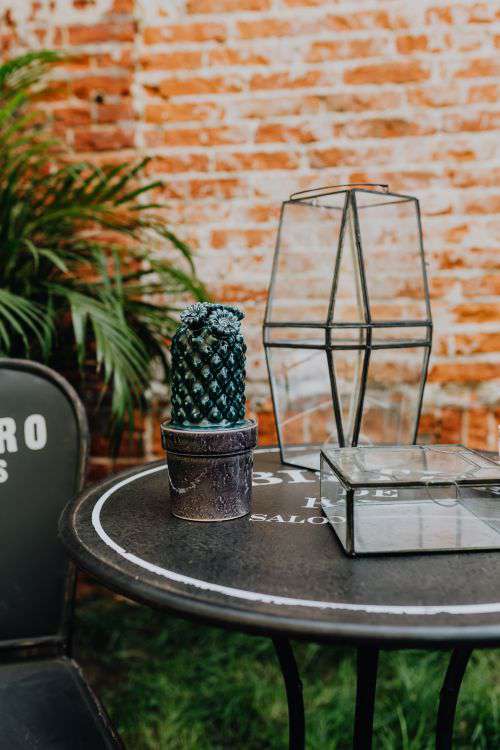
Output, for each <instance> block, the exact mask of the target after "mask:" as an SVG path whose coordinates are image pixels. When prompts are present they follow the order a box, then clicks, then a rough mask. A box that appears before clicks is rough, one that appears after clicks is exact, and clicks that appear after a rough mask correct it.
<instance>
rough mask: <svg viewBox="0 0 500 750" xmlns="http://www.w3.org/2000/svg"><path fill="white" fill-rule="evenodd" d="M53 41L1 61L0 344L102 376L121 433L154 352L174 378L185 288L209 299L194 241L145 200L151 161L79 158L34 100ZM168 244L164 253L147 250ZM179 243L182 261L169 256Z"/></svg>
mask: <svg viewBox="0 0 500 750" xmlns="http://www.w3.org/2000/svg"><path fill="white" fill-rule="evenodd" d="M62 57H63V56H62V55H60V54H59V53H57V52H52V51H50V50H44V51H41V52H36V53H29V54H27V55H23V56H21V57H18V58H16V59H14V60H10V61H8V62H6V63H4V64H3V65H0V247H1V248H2V251H1V252H0V350H1V352H2V353H3V354H7V355H14V356H25V355H27V354H29V355H30V356H32V357H38V358H40V359H43V360H45V361H48V362H49V363H52V364H57V358H58V356H59V352H60V351H61V349H64V352H65V355H66V359H67V358H68V357H69V359H70V360H71V358H73V359H74V360H75V365H76V366H78V365H80V366H81V367H84V369H85V368H88V366H89V365H90V364H92V363H93V366H94V367H96V368H97V370H98V371H99V372H100V373H101V375H102V380H103V383H104V386H105V387H106V388H107V389H109V391H110V393H111V408H112V414H113V417H114V421H115V426H116V428H117V431H118V433H119V431H120V429H121V427H123V425H124V424H125V422H126V421H127V419H129V417H130V415H131V414H132V412H133V410H134V409H135V408H136V407H137V406H141V405H142V403H143V401H144V392H145V390H146V388H147V386H148V384H149V376H150V372H151V368H152V364H153V362H156V361H158V362H160V364H161V366H162V368H163V372H164V376H165V379H168V376H169V366H168V359H167V357H166V356H165V343H166V341H167V340H168V338H169V337H170V336H171V335H172V333H173V331H174V329H175V327H176V323H177V314H178V307H179V305H180V302H181V300H183V299H185V298H186V296H188V297H190V298H195V299H198V300H203V299H206V296H207V295H206V291H205V289H204V287H203V285H202V284H201V282H200V281H199V279H198V278H197V276H196V273H195V268H194V262H193V258H192V253H191V250H190V248H189V247H188V245H187V244H186V243H185V242H183V241H182V240H181V239H179V238H178V237H177V235H176V234H175V232H174V231H173V230H172V229H171V228H170V227H168V226H165V223H164V222H163V221H162V220H161V218H160V217H159V215H158V213H155V211H156V212H157V211H158V209H159V208H160V205H159V204H157V203H156V202H154V201H152V200H151V199H149V198H148V196H149V195H151V194H152V192H153V191H155V190H156V189H157V188H159V187H161V185H162V183H161V182H160V181H158V180H155V181H153V182H148V181H147V180H146V179H145V170H146V167H147V163H148V159H142V160H139V161H138V162H136V163H133V164H130V163H127V162H124V163H121V164H117V165H115V166H104V167H100V166H96V165H93V164H90V163H87V162H71V160H70V159H69V158H68V154H67V153H65V152H63V150H62V148H61V146H60V144H58V143H57V141H56V140H55V139H54V138H53V137H52V135H51V133H50V128H49V125H50V121H48V120H44V119H43V118H42V119H41V120H40V118H38V117H37V116H36V115H35V114H34V113H33V112H32V111H31V110H30V106H29V105H30V102H31V101H32V100H33V94H35V93H38V92H39V91H40V88H41V86H42V85H43V80H44V76H45V73H46V72H47V71H48V70H49V68H50V67H51V66H52V65H53V64H54V63H57V62H58V61H59V60H61V59H62ZM152 239H153V240H154V243H155V248H156V249H157V248H158V246H159V243H161V242H162V241H163V243H164V244H165V245H166V246H167V247H168V248H169V250H170V252H169V253H168V254H166V255H167V258H166V259H162V260H160V259H158V258H152V257H151V253H150V252H149V251H148V250H147V246H148V243H149V242H151V240H152ZM172 250H173V251H174V252H175V253H176V255H177V260H176V259H175V258H174V257H172V255H173V253H172V252H171V251H172Z"/></svg>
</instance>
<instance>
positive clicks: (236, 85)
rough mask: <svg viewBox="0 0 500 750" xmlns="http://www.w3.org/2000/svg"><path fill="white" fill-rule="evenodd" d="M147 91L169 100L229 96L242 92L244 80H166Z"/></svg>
mask: <svg viewBox="0 0 500 750" xmlns="http://www.w3.org/2000/svg"><path fill="white" fill-rule="evenodd" d="M145 88H146V90H147V91H150V92H151V93H154V94H158V95H159V96H162V97H165V98H166V99H168V98H169V97H171V96H192V95H193V94H227V93H235V92H238V91H241V90H242V89H243V88H244V80H243V79H242V78H241V77H239V76H213V77H208V76H207V77H202V76H198V77H196V78H166V79H164V80H163V81H160V83H158V84H152V85H146V87H145Z"/></svg>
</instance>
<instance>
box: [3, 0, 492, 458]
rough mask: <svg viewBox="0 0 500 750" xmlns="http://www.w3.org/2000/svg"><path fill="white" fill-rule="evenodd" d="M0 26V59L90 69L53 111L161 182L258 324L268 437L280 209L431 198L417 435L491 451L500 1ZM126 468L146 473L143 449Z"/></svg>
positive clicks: (152, 14) (154, 0)
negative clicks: (39, 57) (424, 376)
mask: <svg viewBox="0 0 500 750" xmlns="http://www.w3.org/2000/svg"><path fill="white" fill-rule="evenodd" d="M0 13H2V14H3V15H2V24H1V26H0V42H1V43H2V45H3V48H4V52H5V54H10V53H11V52H14V51H17V50H19V49H25V48H27V47H28V48H30V47H34V46H47V47H54V46H57V47H62V48H64V49H68V50H71V51H73V52H75V53H77V54H78V57H77V58H76V59H75V60H74V61H73V62H72V63H71V64H67V65H66V66H64V68H60V69H59V70H58V71H57V73H56V76H57V77H58V78H59V79H60V81H62V82H63V88H62V91H61V90H59V91H58V93H57V94H55V95H54V98H53V101H51V102H50V103H49V104H48V107H49V109H51V110H52V111H53V116H54V119H55V122H56V123H57V126H58V128H59V129H60V130H61V132H63V133H65V134H66V137H67V140H68V142H69V144H70V145H71V146H72V147H73V148H74V149H75V151H77V152H78V153H79V154H81V156H89V157H93V158H95V156H96V153H97V154H99V155H100V157H101V158H109V157H110V156H113V157H116V155H117V154H118V155H119V156H120V157H123V158H124V159H132V158H135V157H136V156H137V155H138V154H145V153H147V154H150V155H152V156H153V157H154V158H153V161H152V162H151V169H150V174H151V177H157V176H158V177H161V178H163V179H164V180H165V182H166V187H165V190H164V191H163V195H162V196H161V197H163V198H164V199H168V202H169V210H168V214H167V215H168V218H169V220H170V221H171V222H172V224H173V225H174V226H175V228H176V231H177V232H178V233H179V234H180V235H182V236H183V237H184V238H185V239H187V240H188V241H189V242H190V243H191V244H192V246H193V248H195V249H196V253H197V265H198V269H199V271H200V274H201V275H202V277H203V278H204V279H205V280H206V281H207V282H208V285H209V287H210V289H211V291H212V292H213V294H214V295H215V296H216V297H217V298H218V299H222V300H226V301H231V302H236V303H238V304H240V305H241V306H242V307H243V308H244V309H245V312H246V314H247V325H246V334H247V338H248V342H249V349H250V351H249V361H248V375H249V396H250V400H251V405H252V407H253V409H254V411H256V412H258V413H259V414H260V418H261V435H262V438H263V439H264V440H269V439H271V436H272V434H273V421H272V415H271V412H270V403H269V394H268V386H267V379H266V373H265V369H264V364H263V356H262V349H261V346H260V325H261V320H262V314H263V306H264V301H265V297H266V288H267V283H268V278H269V271H270V262H271V258H272V253H273V243H274V238H275V233H276V226H277V217H278V211H279V205H280V202H281V200H282V199H284V198H285V197H287V196H288V195H289V193H290V192H291V191H293V190H296V189H300V188H306V187H310V186H314V185H324V184H336V183H345V182H350V181H354V180H365V179H366V180H379V181H380V180H382V181H386V182H388V183H389V184H390V186H391V188H392V189H394V190H400V191H406V192H410V193H413V194H415V195H417V196H418V197H419V198H420V199H421V205H422V209H423V222H424V240H425V245H426V250H427V254H428V259H429V262H430V275H431V286H432V297H433V312H434V319H435V346H434V353H433V357H432V364H431V369H430V377H429V386H428V389H427V394H426V400H425V413H424V416H423V421H422V430H423V432H424V433H426V434H427V435H433V436H434V438H435V439H438V440H440V441H442V442H445V441H450V442H455V441H463V442H465V443H467V444H469V445H471V446H474V447H489V448H493V447H494V444H495V425H496V422H497V421H498V422H500V389H499V383H500V255H499V253H498V234H499V220H498V218H497V217H496V216H495V214H496V209H497V208H498V206H499V204H500V193H499V190H498V175H499V172H500V168H499V161H498V143H499V134H498V126H499V123H498V121H499V110H498V103H497V94H498V88H499V78H498V72H499V67H500V63H499V60H500V57H499V52H498V47H499V46H500V28H499V26H498V25H495V23H496V18H498V16H499V15H500V8H499V6H498V5H497V4H496V3H495V2H468V1H467V0H462V1H461V2H454V1H452V0H442V2H439V0H433V1H432V0H418V1H417V2H415V1H414V0H413V1H412V2H410V1H409V0H408V1H406V2H398V0H379V1H378V2H369V1H368V0H356V1H354V0H351V1H350V2H340V1H339V2H336V1H335V0H330V1H329V2H328V1H327V0H94V2H90V0H74V2H73V3H72V2H71V1H70V0H54V1H53V2H49V1H48V0H37V2H35V3H33V6H31V4H30V3H29V2H28V0H0ZM160 395H161V389H160ZM156 419H157V417H156V415H155V416H154V417H152V418H148V419H147V420H146V422H145V424H144V431H143V434H144V440H143V447H142V449H141V451H139V452H142V454H143V455H144V456H145V457H147V458H149V457H152V456H153V455H156V453H157V452H158V451H159V444H158V440H157V424H156ZM136 437H137V436H136ZM139 438H140V435H139ZM139 442H140V441H139ZM96 450H98V444H97V443H96ZM127 451H129V452H130V453H131V454H132V455H131V456H130V457H129V458H128V459H127V458H126V457H125V458H124V459H123V460H124V461H127V460H128V461H135V460H136V454H137V445H136V442H134V444H133V445H132V446H131V447H130V448H127V447H126V448H125V453H126V452H127ZM98 466H100V467H101V469H102V470H106V469H107V466H108V464H107V462H106V460H105V459H102V460H100V459H97V460H96V462H95V468H96V469H97V468H98Z"/></svg>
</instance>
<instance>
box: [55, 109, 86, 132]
mask: <svg viewBox="0 0 500 750" xmlns="http://www.w3.org/2000/svg"><path fill="white" fill-rule="evenodd" d="M53 116H54V120H55V122H57V123H61V124H62V125H65V126H66V127H71V126H75V125H88V124H89V123H90V122H91V116H90V109H89V108H88V107H58V108H57V109H55V110H53Z"/></svg>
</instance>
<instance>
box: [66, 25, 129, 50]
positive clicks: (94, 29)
mask: <svg viewBox="0 0 500 750" xmlns="http://www.w3.org/2000/svg"><path fill="white" fill-rule="evenodd" d="M134 33H135V24H134V23H133V22H132V21H114V22H110V23H101V24H93V25H92V26H70V27H69V29H68V39H69V43H70V44H74V45H79V44H97V43H98V42H132V41H133V39H134Z"/></svg>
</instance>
